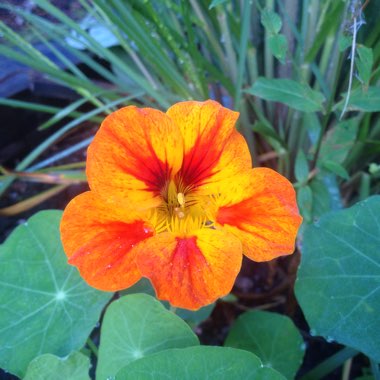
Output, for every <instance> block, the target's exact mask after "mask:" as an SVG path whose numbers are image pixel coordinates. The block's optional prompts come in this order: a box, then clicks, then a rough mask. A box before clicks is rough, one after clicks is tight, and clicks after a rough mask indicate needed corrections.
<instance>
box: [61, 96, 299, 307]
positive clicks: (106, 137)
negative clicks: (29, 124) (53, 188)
mask: <svg viewBox="0 0 380 380" xmlns="http://www.w3.org/2000/svg"><path fill="white" fill-rule="evenodd" d="M237 118H238V113H236V112H233V111H230V110H228V109H226V108H224V107H222V106H221V105H220V104H218V103H217V102H214V101H211V100H209V101H206V102H203V103H201V102H193V101H189V102H182V103H178V104H175V105H174V106H172V107H171V108H170V109H169V110H168V111H167V112H166V113H163V112H160V111H157V110H154V109H151V108H142V109H139V108H136V107H134V106H130V107H125V108H122V109H120V110H119V111H116V112H114V113H112V114H111V115H109V116H108V117H107V118H106V119H105V120H104V122H103V124H102V125H101V127H100V129H99V131H98V133H97V134H96V136H95V139H94V141H93V142H92V144H91V145H90V147H89V149H88V158H87V177H88V181H89V185H90V188H91V191H88V192H86V193H84V194H81V195H79V196H78V197H76V198H74V199H73V200H72V201H71V202H70V203H69V205H68V206H67V208H66V210H65V211H64V214H63V219H62V223H61V235H62V242H63V246H64V249H65V252H66V254H67V256H68V257H69V263H70V264H72V265H75V266H77V267H78V269H79V271H80V273H81V275H82V277H83V278H84V279H85V280H86V281H87V282H88V283H89V284H90V285H92V286H93V287H95V288H98V289H101V290H106V291H116V290H120V289H125V288H127V287H129V286H131V285H133V284H134V283H135V282H136V281H138V280H139V279H140V278H141V277H142V276H144V277H147V278H149V279H150V281H151V282H152V284H153V286H154V288H155V290H156V293H157V297H158V298H160V299H163V300H168V301H169V302H170V303H171V304H172V305H174V306H178V307H182V308H187V309H197V308H199V307H201V306H204V305H207V304H209V303H212V302H214V301H215V300H216V299H217V298H219V297H222V296H224V295H226V294H228V293H229V292H230V290H231V288H232V286H233V284H234V281H235V278H236V276H237V274H238V272H239V270H240V266H241V261H242V254H243V253H244V254H245V255H246V256H247V257H249V258H250V259H252V260H255V261H267V260H271V259H273V258H275V257H277V256H281V255H287V254H290V253H292V252H293V250H294V242H295V237H296V234H297V230H298V228H299V225H300V223H301V220H302V219H301V217H300V216H299V213H298V209H297V205H296V200H295V193H294V189H293V187H292V185H291V184H290V182H289V181H288V180H287V179H285V178H284V177H282V176H281V175H280V174H278V173H276V172H275V171H273V170H271V169H266V168H256V169H252V168H251V157H250V154H249V151H248V147H247V144H246V143H245V140H244V139H243V137H242V136H241V135H240V134H239V133H238V132H237V131H236V129H235V122H236V120H237Z"/></svg>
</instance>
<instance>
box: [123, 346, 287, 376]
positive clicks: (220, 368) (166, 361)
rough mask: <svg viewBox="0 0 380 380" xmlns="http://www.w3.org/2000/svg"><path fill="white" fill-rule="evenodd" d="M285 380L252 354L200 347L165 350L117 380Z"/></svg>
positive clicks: (128, 369)
mask: <svg viewBox="0 0 380 380" xmlns="http://www.w3.org/2000/svg"><path fill="white" fill-rule="evenodd" d="M137 379H138V380H178V379H181V380H194V379H207V380H242V379H244V380H285V378H284V377H283V376H282V375H281V374H280V373H278V372H277V371H276V370H274V369H273V368H269V367H265V366H264V365H263V364H262V363H261V362H260V359H259V358H258V357H257V356H255V355H253V354H252V353H250V352H248V351H243V350H237V349H234V348H226V347H210V346H198V347H188V348H183V349H171V350H166V351H161V352H159V353H157V354H154V355H151V356H147V357H146V358H143V359H140V360H136V361H135V362H133V363H131V364H129V365H127V366H126V367H124V368H123V369H121V370H120V371H119V372H118V374H117V376H116V380H137Z"/></svg>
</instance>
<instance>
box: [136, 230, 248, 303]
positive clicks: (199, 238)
mask: <svg viewBox="0 0 380 380" xmlns="http://www.w3.org/2000/svg"><path fill="white" fill-rule="evenodd" d="M136 251H137V252H138V253H137V264H138V267H139V269H140V271H141V274H142V275H143V276H145V277H148V278H149V279H150V280H151V282H152V284H153V286H154V288H155V289H156V293H157V297H158V298H159V299H162V300H167V301H169V302H170V303H171V304H172V305H173V306H176V307H181V308H186V309H190V310H196V309H198V308H200V307H202V306H205V305H208V304H210V303H212V302H214V301H215V300H216V299H218V298H219V297H223V296H225V295H226V294H228V293H229V292H230V291H231V289H232V286H233V284H234V281H235V278H236V276H237V274H238V272H239V270H240V266H241V261H242V248H241V243H240V241H239V240H238V239H236V238H235V237H234V236H233V235H231V234H229V233H228V232H225V231H221V230H213V229H201V230H197V231H195V232H194V234H193V236H188V237H178V236H175V235H174V234H172V233H169V232H166V233H163V234H160V235H156V236H154V237H153V238H152V239H149V240H146V241H145V242H143V243H142V244H140V245H139V246H138V247H137V248H136Z"/></svg>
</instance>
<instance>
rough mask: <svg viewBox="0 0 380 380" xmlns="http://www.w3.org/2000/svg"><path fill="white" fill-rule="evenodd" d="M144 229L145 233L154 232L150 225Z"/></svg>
mask: <svg viewBox="0 0 380 380" xmlns="http://www.w3.org/2000/svg"><path fill="white" fill-rule="evenodd" d="M143 231H144V234H150V233H151V232H152V230H151V229H150V228H148V227H144V228H143Z"/></svg>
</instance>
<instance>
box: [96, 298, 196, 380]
mask: <svg viewBox="0 0 380 380" xmlns="http://www.w3.org/2000/svg"><path fill="white" fill-rule="evenodd" d="M198 344H199V341H198V338H197V336H196V335H195V334H194V333H193V332H192V330H191V329H190V327H189V326H188V325H187V324H186V323H185V322H184V321H183V320H182V319H181V318H179V317H177V316H176V315H175V314H173V313H172V312H171V311H168V310H166V309H165V307H164V306H163V305H162V304H161V303H160V302H159V301H157V300H156V299H154V298H153V297H151V296H148V295H146V294H132V295H128V296H124V297H122V298H120V299H119V300H117V301H115V302H113V303H112V304H111V305H110V306H109V307H108V309H107V312H106V314H105V316H104V320H103V324H102V330H101V336H100V346H99V358H98V367H97V370H96V378H97V379H98V380H105V379H108V378H110V377H112V376H114V375H116V373H117V372H118V371H119V369H120V368H122V367H124V366H125V365H126V364H128V363H130V362H132V361H134V360H136V359H139V358H141V357H144V356H146V355H150V354H152V353H155V352H158V351H162V350H166V349H168V348H182V347H188V346H195V345H198Z"/></svg>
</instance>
